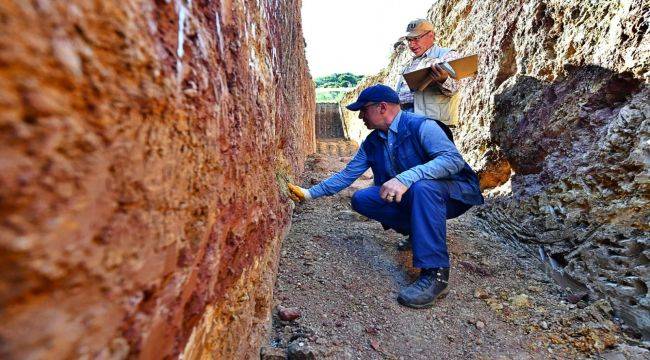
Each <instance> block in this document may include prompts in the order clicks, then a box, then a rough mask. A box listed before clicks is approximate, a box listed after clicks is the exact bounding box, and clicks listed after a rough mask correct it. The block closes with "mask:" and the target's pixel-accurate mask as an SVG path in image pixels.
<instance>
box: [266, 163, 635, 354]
mask: <svg viewBox="0 0 650 360" xmlns="http://www.w3.org/2000/svg"><path fill="white" fill-rule="evenodd" d="M348 160H349V158H347V157H338V156H336V157H331V156H330V157H328V156H324V155H315V156H314V157H312V158H311V159H310V161H309V163H308V168H307V170H306V172H305V173H306V178H305V179H303V182H302V185H304V186H307V185H309V184H311V183H316V182H318V181H319V180H321V179H323V178H325V177H326V176H327V175H328V174H331V173H333V172H334V171H336V170H338V169H341V168H342V167H343V166H344V165H345V163H346V162H347V161H348ZM371 182H372V180H371V175H364V176H363V177H362V179H360V180H359V181H357V182H356V183H355V184H354V185H353V186H352V187H351V188H349V189H346V190H345V191H343V192H341V193H340V194H338V195H337V196H333V197H327V198H321V199H317V200H314V201H310V202H307V203H303V204H299V205H297V206H296V208H295V212H294V215H293V225H292V229H291V231H290V233H289V236H288V237H287V238H286V239H285V240H284V243H283V249H282V253H281V259H280V265H279V272H278V278H277V283H276V286H275V295H274V297H275V301H276V311H275V313H274V316H273V329H272V334H271V337H270V339H269V344H268V345H267V346H266V347H264V348H262V354H263V355H262V358H267V359H275V358H284V357H285V356H288V357H289V358H296V359H309V358H319V359H320V358H325V359H500V358H502V359H528V358H530V359H549V358H562V359H566V358H589V357H600V356H603V357H604V358H608V359H626V358H644V356H648V352H645V353H644V351H646V350H644V349H642V348H638V347H635V346H630V345H628V344H630V342H631V341H633V340H631V339H630V338H628V337H627V336H626V335H624V334H623V333H622V332H621V331H620V326H619V325H618V324H617V323H616V321H615V319H614V317H613V315H612V313H611V308H610V307H609V306H608V304H607V303H606V302H604V301H598V300H595V299H589V298H581V295H580V294H574V293H571V292H569V291H567V290H564V289H562V288H560V286H558V285H557V284H556V283H554V282H553V281H552V280H551V279H550V278H549V277H548V276H547V275H546V274H545V273H544V270H542V269H543V268H542V267H541V266H540V263H539V261H538V260H537V259H535V258H534V257H532V256H531V255H530V254H528V253H526V252H523V251H521V250H517V249H515V248H512V247H511V246H508V245H505V244H503V243H501V242H500V241H498V240H497V239H495V238H493V237H491V236H490V235H488V234H487V233H486V232H484V231H482V229H481V227H480V225H479V223H478V221H477V220H476V218H475V217H474V216H473V215H472V212H471V211H470V212H469V213H467V214H465V215H464V216H462V217H460V218H458V219H454V220H451V221H449V222H448V244H449V249H450V253H451V257H452V268H451V275H450V293H449V295H448V296H447V297H446V298H445V299H442V300H439V301H438V302H437V303H436V304H435V306H434V307H433V308H432V309H425V310H414V309H409V308H405V307H402V306H401V305H399V304H398V303H397V301H396V297H397V293H398V291H399V288H400V287H401V286H404V285H406V284H408V283H409V282H411V281H413V280H414V279H415V278H416V276H417V271H416V270H415V269H413V268H412V267H411V253H410V252H399V251H397V249H396V247H395V246H396V243H397V242H398V241H399V240H400V239H401V238H402V235H399V234H397V233H395V232H393V231H384V230H383V229H382V227H381V226H380V225H379V224H378V223H376V222H374V221H370V220H368V219H366V218H364V217H363V216H360V215H358V214H356V213H355V212H353V211H352V210H351V208H350V205H349V203H350V196H351V194H352V193H353V192H354V191H355V190H356V189H359V188H363V187H366V186H368V185H369V184H370V183H371ZM287 308H288V309H289V310H295V311H297V313H298V314H299V315H300V316H299V317H298V318H297V319H295V320H290V321H289V320H287V321H283V320H281V319H280V317H279V316H278V311H277V309H281V310H282V309H284V311H286V309H287ZM288 312H290V311H288Z"/></svg>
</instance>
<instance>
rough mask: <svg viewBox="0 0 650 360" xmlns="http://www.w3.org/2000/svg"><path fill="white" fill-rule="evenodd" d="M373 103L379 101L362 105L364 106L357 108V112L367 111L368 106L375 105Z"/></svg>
mask: <svg viewBox="0 0 650 360" xmlns="http://www.w3.org/2000/svg"><path fill="white" fill-rule="evenodd" d="M375 105H381V103H372V104H367V105H364V106H362V107H361V109H359V112H366V111H368V108H369V107H371V106H375Z"/></svg>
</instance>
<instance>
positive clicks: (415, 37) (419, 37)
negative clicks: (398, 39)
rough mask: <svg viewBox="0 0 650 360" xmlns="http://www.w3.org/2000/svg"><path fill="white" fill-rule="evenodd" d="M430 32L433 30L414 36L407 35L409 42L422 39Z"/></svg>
mask: <svg viewBox="0 0 650 360" xmlns="http://www.w3.org/2000/svg"><path fill="white" fill-rule="evenodd" d="M430 32H431V31H427V32H425V33H424V34H422V35H419V36H414V37H410V36H407V37H406V41H408V42H413V41H419V40H420V39H422V38H423V37H425V36H426V35H427V34H428V33H430Z"/></svg>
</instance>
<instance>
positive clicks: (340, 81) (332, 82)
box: [314, 73, 363, 88]
mask: <svg viewBox="0 0 650 360" xmlns="http://www.w3.org/2000/svg"><path fill="white" fill-rule="evenodd" d="M362 78H363V75H354V74H352V73H342V74H332V75H327V76H321V77H318V78H316V80H315V81H314V82H315V83H316V87H317V88H349V87H355V86H357V83H359V81H360V80H361V79H362Z"/></svg>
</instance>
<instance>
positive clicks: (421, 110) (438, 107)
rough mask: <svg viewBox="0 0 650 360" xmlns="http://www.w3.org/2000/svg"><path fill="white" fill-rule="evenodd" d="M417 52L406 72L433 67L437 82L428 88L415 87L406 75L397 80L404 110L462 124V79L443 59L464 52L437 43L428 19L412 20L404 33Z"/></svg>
mask: <svg viewBox="0 0 650 360" xmlns="http://www.w3.org/2000/svg"><path fill="white" fill-rule="evenodd" d="M403 39H405V40H406V41H407V42H408V46H409V49H410V50H411V52H413V55H415V56H414V57H413V59H412V60H411V61H410V62H409V63H408V64H407V65H406V67H405V68H404V70H403V71H402V74H405V73H408V72H411V71H415V70H418V69H423V68H425V67H430V68H431V71H432V74H433V78H434V80H433V83H432V84H431V85H430V86H429V87H427V88H426V89H425V90H424V91H411V89H409V87H408V85H407V84H406V81H404V78H403V77H401V78H400V80H399V81H398V82H397V89H396V90H397V93H398V94H399V102H400V106H401V108H402V110H404V111H411V112H415V113H416V114H422V115H425V116H428V117H430V118H433V119H437V120H440V121H442V122H443V123H444V124H445V125H447V126H449V127H454V126H456V125H457V124H458V81H457V80H454V79H452V78H451V77H450V76H449V73H448V72H447V71H445V70H444V69H443V68H442V67H440V66H439V65H436V64H439V63H442V62H448V61H451V60H455V59H458V58H459V57H460V55H459V54H458V53H457V52H456V51H454V50H452V49H447V48H442V47H438V46H435V45H433V43H434V41H435V34H434V32H433V24H431V22H430V21H428V20H425V19H417V20H413V21H411V22H410V23H409V24H408V26H407V27H406V35H405V36H404V37H403Z"/></svg>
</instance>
